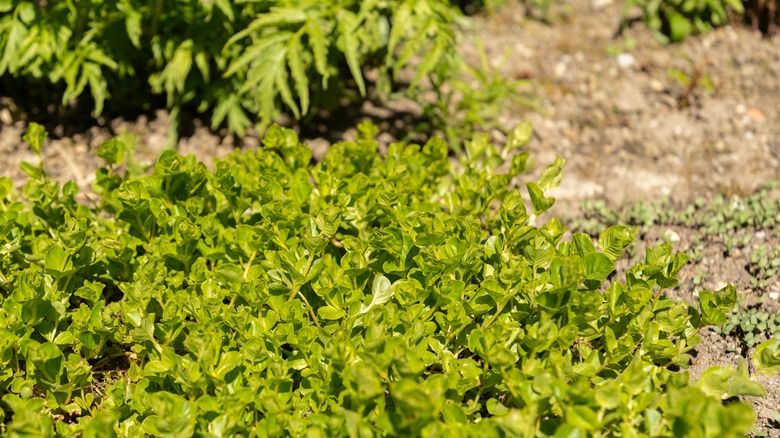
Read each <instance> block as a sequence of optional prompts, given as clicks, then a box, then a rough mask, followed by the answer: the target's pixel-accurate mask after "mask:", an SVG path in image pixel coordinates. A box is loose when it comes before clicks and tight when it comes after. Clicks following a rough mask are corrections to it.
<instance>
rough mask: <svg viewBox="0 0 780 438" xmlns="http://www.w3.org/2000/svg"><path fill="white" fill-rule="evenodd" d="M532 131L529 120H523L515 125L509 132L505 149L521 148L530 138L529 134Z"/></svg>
mask: <svg viewBox="0 0 780 438" xmlns="http://www.w3.org/2000/svg"><path fill="white" fill-rule="evenodd" d="M532 133H533V126H532V125H531V122H530V121H528V120H525V121H523V122H520V123H518V124H517V126H515V129H513V130H512V132H510V133H509V138H508V139H507V142H506V150H507V151H513V150H517V149H520V148H522V147H523V146H525V145H526V144H527V143H528V142H529V141H530V140H531V134H532Z"/></svg>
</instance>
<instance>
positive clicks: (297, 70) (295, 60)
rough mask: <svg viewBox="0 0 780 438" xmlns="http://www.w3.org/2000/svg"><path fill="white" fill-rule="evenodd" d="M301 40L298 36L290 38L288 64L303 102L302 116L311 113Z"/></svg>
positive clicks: (296, 89)
mask: <svg viewBox="0 0 780 438" xmlns="http://www.w3.org/2000/svg"><path fill="white" fill-rule="evenodd" d="M302 51H303V48H302V47H301V38H300V37H299V36H298V35H295V36H293V37H292V38H290V41H289V42H288V43H287V63H288V65H289V66H290V74H291V75H292V78H293V80H294V81H295V91H296V92H297V93H298V98H299V99H300V100H301V114H303V115H306V113H308V111H309V78H308V76H307V75H306V66H305V65H304V64H303V59H302V57H301V52H302Z"/></svg>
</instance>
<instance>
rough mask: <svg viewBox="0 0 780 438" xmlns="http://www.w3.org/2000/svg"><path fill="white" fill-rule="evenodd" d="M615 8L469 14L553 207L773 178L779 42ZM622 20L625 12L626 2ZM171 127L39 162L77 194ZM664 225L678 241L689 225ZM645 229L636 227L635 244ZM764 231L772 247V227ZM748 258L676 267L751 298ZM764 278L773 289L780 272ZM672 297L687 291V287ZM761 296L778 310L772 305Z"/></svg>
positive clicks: (0, 131)
mask: <svg viewBox="0 0 780 438" xmlns="http://www.w3.org/2000/svg"><path fill="white" fill-rule="evenodd" d="M510 3H511V2H510ZM622 9H623V6H622V3H621V2H619V1H617V0H614V1H609V0H569V1H566V2H564V5H563V6H562V7H560V8H557V9H555V10H554V11H553V13H552V15H551V24H542V23H540V22H537V21H533V20H528V19H526V17H525V14H524V11H523V8H522V7H521V6H518V5H512V4H510V5H509V6H506V7H505V8H504V9H502V10H501V11H500V13H497V14H494V15H492V16H489V17H483V18H477V19H476V23H475V27H474V29H473V30H472V33H471V34H470V36H469V37H468V38H467V39H468V41H467V44H464V45H463V47H462V49H461V50H462V51H463V52H464V54H465V55H466V56H467V58H470V59H476V58H477V50H476V44H475V42H476V41H477V39H479V40H481V41H482V42H483V43H484V46H485V49H486V52H487V55H488V58H489V59H490V60H491V62H492V63H493V65H494V67H495V68H497V69H500V70H501V71H502V72H503V74H504V75H505V76H506V77H508V78H529V79H530V80H531V81H532V84H533V85H532V91H533V93H535V94H536V101H537V102H538V103H539V108H537V109H529V108H528V107H522V106H508V107H506V108H505V109H504V110H503V111H502V116H501V120H500V122H501V124H502V125H503V126H504V127H506V128H510V127H512V126H514V124H516V123H517V122H519V121H521V120H524V119H529V120H531V121H532V122H533V125H534V128H535V136H534V138H533V139H532V141H531V142H530V144H529V145H528V149H529V151H530V152H531V154H532V157H533V159H534V161H535V162H537V163H539V165H544V164H546V163H549V162H552V161H553V159H554V157H555V156H556V155H560V156H562V157H564V158H566V159H567V161H568V162H567V165H566V167H565V170H564V179H563V183H562V185H561V187H560V189H559V190H558V191H557V193H556V195H555V196H556V197H557V198H558V204H557V205H556V206H555V207H554V208H553V210H552V214H553V215H562V216H576V215H577V210H578V205H579V203H580V202H581V201H583V200H585V199H604V200H606V201H607V202H608V204H609V205H612V206H618V205H621V204H623V203H625V202H634V201H638V200H646V201H647V200H654V199H659V198H662V197H669V198H670V199H671V200H672V201H673V202H674V203H676V204H677V205H681V206H684V205H686V204H688V203H689V202H691V201H692V200H693V199H695V198H698V197H703V198H711V197H712V196H714V195H715V194H719V193H720V194H725V195H747V194H750V193H753V192H755V191H756V190H757V189H758V188H760V187H762V186H764V185H765V184H767V183H768V182H770V181H772V180H777V179H778V178H780V105H778V102H780V38H775V39H771V40H770V39H766V38H762V37H761V36H760V35H757V34H755V33H753V32H751V31H750V30H749V29H747V28H744V27H742V26H735V27H725V28H721V29H717V30H715V31H713V32H711V33H709V34H707V35H704V36H697V37H691V38H689V39H687V40H686V41H685V42H683V43H681V44H678V45H674V46H663V45H661V44H660V43H658V42H657V40H656V39H655V38H654V36H653V35H652V33H651V32H650V31H648V30H647V29H646V28H645V27H644V26H642V25H641V23H638V24H635V25H633V26H630V27H628V28H626V29H624V31H623V32H622V33H620V32H618V31H619V29H620V23H621V19H622V18H623V17H624V15H623V10H622ZM627 16H628V17H629V18H631V17H635V16H636V13H635V12H634V11H629V12H628V15H627ZM670 69H677V70H679V71H681V72H685V73H686V74H688V75H696V74H697V72H698V75H699V76H700V77H701V78H704V79H709V80H711V82H712V84H713V89H712V90H707V89H706V87H704V86H696V87H693V88H692V90H690V92H687V91H686V88H685V87H684V86H683V85H682V84H681V83H679V82H678V81H677V79H675V78H673V77H672V76H671V75H670V74H669V70H670ZM686 97H687V101H686ZM409 109H410V106H409V105H408V104H403V103H401V104H400V106H397V107H393V106H390V108H389V109H388V108H376V107H374V106H373V105H370V104H366V105H365V106H364V107H363V108H362V111H358V113H357V116H356V117H355V118H354V119H350V120H349V122H348V123H347V125H344V126H342V127H341V128H336V129H332V127H330V128H329V127H328V126H325V127H324V128H323V129H322V130H318V129H313V130H310V132H305V133H302V137H303V138H304V139H305V140H306V142H307V143H308V144H309V145H310V146H312V147H313V148H314V149H315V156H319V155H321V154H322V153H323V151H324V150H325V149H326V148H327V146H328V144H329V142H330V139H334V138H339V137H340V136H341V135H342V134H346V135H349V133H350V132H349V129H347V128H346V126H354V125H355V124H356V123H358V122H359V121H360V119H361V118H364V117H369V118H373V119H374V120H375V121H378V123H379V124H380V127H382V128H384V129H385V130H386V131H392V128H394V127H397V123H398V120H392V115H393V114H394V113H403V112H405V111H407V110H409ZM413 109H414V108H413V106H412V107H411V110H412V112H413ZM387 114H390V116H389V117H385V116H386V115H387ZM22 118H23V116H21V111H19V110H18V109H17V107H16V105H15V104H14V103H13V102H12V101H10V100H9V99H7V98H0V156H2V157H3V159H2V160H0V175H4V176H10V177H12V178H13V179H14V180H15V181H16V182H17V183H18V184H20V185H21V184H23V180H24V175H23V174H22V173H21V172H20V171H19V170H18V169H19V167H18V164H19V163H20V162H21V161H34V158H35V157H34V155H33V154H32V152H31V151H30V150H29V149H28V148H27V147H26V146H24V144H23V143H22V140H21V137H22V135H23V133H24V130H25V126H26V124H25V122H24V121H23V120H21V119H22ZM339 123H340V124H343V123H344V121H343V120H342V121H339ZM326 124H327V123H326ZM168 126H169V120H168V115H167V113H166V112H165V111H157V112H156V113H155V114H153V116H152V117H149V116H141V117H139V118H138V119H136V120H131V121H126V120H122V119H114V120H99V121H98V123H94V124H93V126H91V127H89V128H88V129H84V130H80V131H79V130H77V131H76V132H73V131H72V130H70V129H66V127H64V126H58V125H57V123H53V124H51V125H50V126H48V127H49V129H50V130H51V131H52V139H51V140H49V141H48V143H47V145H46V147H45V148H44V154H43V155H44V163H45V168H46V171H47V172H48V174H49V175H50V176H52V177H54V178H56V179H59V180H60V181H61V182H64V181H66V180H70V179H72V180H75V181H76V182H78V183H79V185H80V186H81V187H82V188H84V189H86V190H88V187H89V185H90V183H91V181H92V178H93V176H92V175H93V174H94V169H95V167H96V166H97V165H98V164H99V161H98V160H97V159H96V158H95V155H94V150H95V149H96V148H97V147H98V146H99V145H100V144H101V143H102V142H103V141H105V140H106V139H108V138H110V137H111V136H112V135H115V134H117V133H120V132H122V131H124V130H127V131H128V132H130V133H131V134H133V135H135V136H137V137H138V148H137V155H138V157H139V158H140V159H142V160H146V161H147V162H152V160H154V157H155V156H156V155H157V154H158V153H159V151H160V150H161V149H162V148H163V146H164V145H165V143H166V139H167V136H168ZM334 126H335V124H334ZM188 130H189V132H188V133H187V135H186V136H184V137H183V138H182V139H181V141H180V143H179V151H180V152H182V153H195V154H196V155H197V156H198V157H199V158H200V159H201V160H203V161H204V162H210V161H211V158H212V157H215V156H221V155H224V154H226V153H228V152H230V151H232V150H234V149H235V148H236V147H241V148H253V147H257V145H258V144H259V140H258V137H257V135H253V134H252V133H250V135H248V136H247V137H245V138H241V139H236V138H233V137H229V136H223V135H219V133H213V132H211V131H209V130H208V129H207V128H206V127H204V126H203V125H202V124H201V123H200V122H199V121H198V120H194V121H193V122H192V123H188ZM344 131H346V132H344ZM497 137H499V138H500V137H501V135H500V134H497ZM384 139H385V140H391V139H392V135H388V134H385V137H384ZM675 231H676V232H677V233H678V234H679V236H680V237H681V239H682V241H681V243H684V242H685V241H686V240H689V239H692V237H693V236H695V233H697V230H690V229H678V230H675ZM656 237H657V236H644V237H643V242H640V245H641V244H647V243H652V242H653V241H654V239H655V238H656ZM767 239H768V241H769V242H770V243H773V244H775V245H777V244H780V236H771V235H770V236H768V237H767ZM749 264H750V246H749V245H748V246H747V247H746V248H744V250H742V251H737V252H735V253H733V254H730V255H729V256H728V257H725V256H724V253H723V251H722V250H720V249H718V248H716V247H715V246H713V247H712V248H709V249H708V250H706V251H705V253H704V257H703V259H702V260H701V262H699V263H698V265H697V266H696V267H689V268H688V269H687V270H686V271H684V272H683V276H687V280H690V278H691V277H692V276H693V273H694V272H695V271H696V268H697V267H698V268H700V269H702V270H704V271H706V273H707V279H706V280H705V281H704V282H703V283H702V285H701V287H702V288H708V289H713V288H715V287H716V286H718V285H721V284H724V283H726V282H731V283H733V284H735V285H736V286H737V287H738V289H739V290H740V291H741V293H743V294H745V295H746V296H747V297H748V298H749V299H755V298H756V296H757V295H759V294H764V293H766V292H767V291H761V290H753V289H752V288H751V285H750V277H749V275H748V273H747V270H746V266H747V265H749ZM688 282H689V281H688ZM683 283H685V281H683ZM774 285H775V286H773V287H775V289H774V291H775V292H776V291H779V290H780V282H775V283H774ZM679 293H680V295H681V296H682V297H683V298H692V289H691V290H687V291H686V290H681V291H679ZM769 306H770V307H769V309H772V310H774V311H777V308H778V305H776V304H775V305H773V304H771V303H770V304H769ZM703 340H704V342H703V343H702V345H701V346H700V347H699V348H698V349H697V356H696V361H695V364H694V365H693V367H692V369H691V374H692V375H693V376H694V377H697V376H699V375H701V372H702V371H703V370H704V369H705V368H706V367H707V366H710V365H732V364H735V363H736V361H737V359H738V358H739V357H738V356H736V355H734V354H731V355H729V354H726V353H724V352H725V350H726V349H725V344H724V343H725V342H726V341H725V340H724V339H723V338H722V337H720V336H719V335H717V334H715V333H712V332H706V333H704V336H703ZM757 379H758V380H759V381H760V382H761V383H763V384H764V385H766V387H767V391H768V393H769V396H768V397H766V398H763V399H751V400H750V402H751V403H752V404H753V405H754V408H755V410H756V413H757V415H758V417H759V419H758V422H757V429H756V432H757V433H761V434H764V436H770V437H780V430H778V429H777V427H778V424H777V422H772V421H770V419H771V418H772V416H773V415H774V414H775V413H776V412H778V411H780V377H779V376H762V377H757Z"/></svg>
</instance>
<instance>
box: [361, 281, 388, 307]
mask: <svg viewBox="0 0 780 438" xmlns="http://www.w3.org/2000/svg"><path fill="white" fill-rule="evenodd" d="M393 295H395V289H394V288H393V287H392V285H391V284H390V280H388V279H387V277H385V276H384V275H377V276H376V277H374V283H373V284H372V286H371V302H370V303H369V304H368V306H366V305H361V306H360V312H359V313H360V314H364V313H367V312H368V311H369V310H371V309H372V308H373V307H375V306H381V305H382V304H385V303H386V302H388V301H390V299H391V298H393Z"/></svg>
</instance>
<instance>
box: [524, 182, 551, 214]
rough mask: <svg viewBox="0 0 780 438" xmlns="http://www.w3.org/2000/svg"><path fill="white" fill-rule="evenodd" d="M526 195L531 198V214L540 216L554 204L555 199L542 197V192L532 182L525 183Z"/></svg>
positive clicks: (537, 185)
mask: <svg viewBox="0 0 780 438" xmlns="http://www.w3.org/2000/svg"><path fill="white" fill-rule="evenodd" d="M525 185H526V187H528V194H529V195H530V196H531V205H532V206H533V213H534V214H535V215H537V216H538V215H540V214H542V213H544V212H545V211H547V210H549V209H550V207H552V206H553V204H555V198H548V197H545V196H544V190H543V189H542V188H541V187H540V186H539V184H536V183H534V182H527V183H526V184H525Z"/></svg>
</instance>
